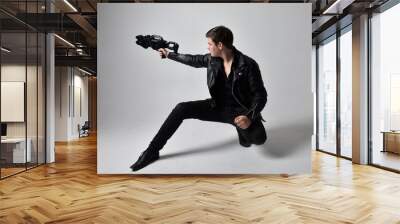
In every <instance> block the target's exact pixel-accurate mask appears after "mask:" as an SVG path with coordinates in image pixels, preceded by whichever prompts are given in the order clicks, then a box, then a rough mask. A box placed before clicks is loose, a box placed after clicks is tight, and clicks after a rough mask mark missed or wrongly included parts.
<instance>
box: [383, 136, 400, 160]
mask: <svg viewBox="0 0 400 224" xmlns="http://www.w3.org/2000/svg"><path fill="white" fill-rule="evenodd" d="M381 133H383V150H382V152H392V153H397V154H400V131H382V132H381Z"/></svg>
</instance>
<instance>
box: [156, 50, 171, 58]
mask: <svg viewBox="0 0 400 224" xmlns="http://www.w3.org/2000/svg"><path fill="white" fill-rule="evenodd" d="M158 51H159V52H160V56H161V58H166V57H168V54H169V51H168V50H166V49H165V48H160V49H158Z"/></svg>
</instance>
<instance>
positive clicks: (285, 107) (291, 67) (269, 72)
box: [97, 3, 313, 174]
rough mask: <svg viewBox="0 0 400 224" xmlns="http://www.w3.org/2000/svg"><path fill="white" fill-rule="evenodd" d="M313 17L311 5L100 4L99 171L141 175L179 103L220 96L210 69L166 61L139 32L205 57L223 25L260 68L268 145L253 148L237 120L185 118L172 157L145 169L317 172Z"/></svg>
mask: <svg viewBox="0 0 400 224" xmlns="http://www.w3.org/2000/svg"><path fill="white" fill-rule="evenodd" d="M310 21H311V4H262V3H257V4H246V3H243V4H242V3H241V4H231V3H229V4H204V3H201V4H196V3H190V4H184V3H179V4H156V3H154V4H98V39H97V41H98V44H97V45H98V65H99V66H98V69H99V72H98V147H97V149H98V153H97V158H98V164H97V169H98V170H97V171H98V173H100V174H105V173H131V170H130V169H129V166H130V165H131V164H132V163H134V162H135V161H136V159H137V158H138V156H139V155H140V153H141V151H143V150H145V149H146V147H147V146H148V144H149V142H150V141H151V139H152V138H153V137H154V135H155V134H156V132H157V131H158V130H159V128H160V126H161V124H162V123H163V122H164V120H165V118H166V117H167V115H168V114H169V113H170V112H171V110H172V109H173V108H174V106H175V105H176V104H177V103H179V102H182V101H189V100H201V99H205V98H209V97H210V96H209V93H208V89H207V85H206V69H204V68H203V69H196V68H193V67H189V66H185V65H183V64H180V63H177V62H174V61H172V60H169V59H165V60H162V59H160V57H159V54H158V52H156V51H154V50H152V49H143V48H142V47H140V46H138V45H136V44H135V36H136V35H140V34H142V35H144V34H159V35H162V36H163V37H164V38H165V39H166V40H169V41H175V42H178V43H179V44H180V49H179V51H180V52H181V53H189V54H205V53H208V52H207V39H206V38H205V33H206V32H207V31H208V30H209V29H210V28H212V27H215V26H217V25H221V24H222V25H225V26H227V27H229V28H230V29H232V31H233V33H234V45H235V46H236V47H237V49H238V50H240V51H242V52H243V53H244V54H247V55H249V56H250V57H252V58H253V59H255V60H256V61H257V62H258V64H259V66H260V70H261V73H262V77H263V80H264V84H265V87H266V89H267V91H268V102H267V105H266V107H265V109H264V110H263V112H262V115H263V117H264V118H265V119H266V121H267V122H266V123H264V126H266V129H267V133H268V134H267V135H268V140H267V142H266V143H265V144H264V145H261V146H252V147H251V148H243V147H241V146H240V145H239V143H238V136H237V133H236V130H235V128H234V127H233V126H231V125H228V124H222V123H214V122H204V121H198V120H193V119H191V120H185V121H184V122H183V124H182V125H181V126H180V127H179V129H178V130H177V132H176V133H175V135H174V136H172V138H171V139H170V140H169V141H168V142H167V144H166V146H165V147H164V148H163V150H162V151H161V156H162V158H163V159H161V160H159V161H156V162H155V163H153V164H151V165H150V166H148V167H146V168H144V169H142V170H140V171H138V172H136V173H304V172H311V158H310V157H311V153H310V149H311V135H312V130H313V125H312V122H313V98H312V92H311V89H312V88H311V61H310V60H311V57H310V55H311V22H310Z"/></svg>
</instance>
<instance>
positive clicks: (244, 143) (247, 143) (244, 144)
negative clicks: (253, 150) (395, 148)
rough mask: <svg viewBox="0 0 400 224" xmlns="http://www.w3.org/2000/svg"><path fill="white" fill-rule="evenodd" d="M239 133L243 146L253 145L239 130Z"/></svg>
mask: <svg viewBox="0 0 400 224" xmlns="http://www.w3.org/2000/svg"><path fill="white" fill-rule="evenodd" d="M238 135H239V143H240V145H241V146H243V147H246V148H248V147H250V146H251V143H250V142H249V141H248V140H247V139H246V138H245V137H244V136H243V135H242V134H241V133H240V131H238Z"/></svg>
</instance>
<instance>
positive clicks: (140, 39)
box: [136, 35, 179, 58]
mask: <svg viewBox="0 0 400 224" xmlns="http://www.w3.org/2000/svg"><path fill="white" fill-rule="evenodd" d="M136 39H137V40H136V44H138V45H140V46H142V47H143V48H144V49H147V48H148V47H151V48H153V49H154V50H158V49H160V48H168V49H170V50H173V51H174V52H175V53H178V48H179V44H177V43H176V42H172V41H166V40H164V39H163V38H162V37H161V36H160V35H145V36H143V35H137V36H136ZM162 57H163V58H165V56H164V55H163V56H162Z"/></svg>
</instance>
